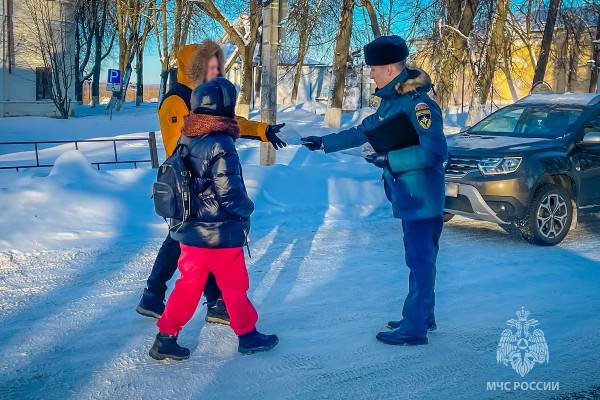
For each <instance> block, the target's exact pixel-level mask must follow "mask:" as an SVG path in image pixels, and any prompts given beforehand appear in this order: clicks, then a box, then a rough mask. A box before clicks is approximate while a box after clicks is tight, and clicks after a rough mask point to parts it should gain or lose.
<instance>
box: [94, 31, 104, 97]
mask: <svg viewBox="0 0 600 400" xmlns="http://www.w3.org/2000/svg"><path fill="white" fill-rule="evenodd" d="M94 40H95V43H94V66H93V68H92V106H96V105H97V104H100V71H101V67H102V36H101V35H100V34H99V33H98V32H97V33H96V34H95V35H94Z"/></svg>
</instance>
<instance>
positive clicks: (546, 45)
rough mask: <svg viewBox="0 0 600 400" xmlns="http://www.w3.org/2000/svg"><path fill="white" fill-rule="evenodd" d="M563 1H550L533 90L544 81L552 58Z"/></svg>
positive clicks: (534, 75) (532, 84)
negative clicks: (551, 51)
mask: <svg viewBox="0 0 600 400" xmlns="http://www.w3.org/2000/svg"><path fill="white" fill-rule="evenodd" d="M561 1H562V0H550V6H549V7H548V16H547V17H546V26H545V27H544V36H543V37H542V44H541V46H540V55H539V57H538V61H537V65H536V66H535V73H534V74H533V82H532V83H531V87H532V88H533V87H534V86H535V84H536V83H539V82H543V81H544V76H545V75H546V66H547V65H548V58H549V57H550V46H551V45H552V37H553V36H554V26H555V25H556V17H557V15H558V10H559V8H560V5H561Z"/></svg>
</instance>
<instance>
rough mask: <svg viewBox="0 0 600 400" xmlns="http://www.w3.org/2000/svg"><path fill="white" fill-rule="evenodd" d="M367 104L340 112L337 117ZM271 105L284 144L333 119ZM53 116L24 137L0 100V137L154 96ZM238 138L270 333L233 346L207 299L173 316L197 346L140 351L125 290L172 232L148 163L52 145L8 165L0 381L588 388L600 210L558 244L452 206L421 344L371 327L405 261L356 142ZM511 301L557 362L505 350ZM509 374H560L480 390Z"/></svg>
mask: <svg viewBox="0 0 600 400" xmlns="http://www.w3.org/2000/svg"><path fill="white" fill-rule="evenodd" d="M360 117H361V116H359V115H348V116H347V117H346V120H345V121H344V122H345V126H348V125H351V124H353V123H354V122H356V120H358V119H359V118H360ZM279 119H280V120H282V121H284V122H286V123H287V124H288V125H287V126H286V134H285V138H286V139H287V140H288V141H289V142H290V143H298V137H299V136H300V135H306V134H324V133H327V132H330V130H329V129H327V128H325V127H324V126H323V125H322V119H323V118H322V116H318V115H315V114H312V113H310V112H308V111H306V108H305V109H304V110H303V109H301V107H298V108H291V107H288V108H285V109H282V110H281V111H280V114H279ZM60 122H61V123H62V126H61V124H59V123H58V122H57V120H46V121H37V122H34V121H32V122H31V124H32V125H34V126H35V129H34V132H32V134H31V136H27V135H28V133H27V131H26V130H25V126H24V124H25V123H27V120H26V119H24V120H22V121H18V120H16V119H15V120H13V119H4V120H2V119H0V124H2V129H1V130H0V132H1V133H0V141H2V139H3V138H4V139H6V138H7V137H10V140H15V139H16V138H15V136H16V135H17V133H18V132H23V136H27V139H33V138H35V139H41V138H46V137H47V136H44V135H43V134H42V132H40V129H41V128H40V127H43V126H46V127H47V134H48V136H49V137H53V138H58V137H61V136H60V132H61V131H62V130H64V131H67V128H69V127H72V129H73V130H69V131H68V133H69V136H68V137H69V138H71V137H72V136H71V135H73V136H74V135H77V137H83V136H85V137H90V138H94V137H113V136H116V135H123V134H132V133H133V134H138V133H137V132H145V131H148V130H155V129H157V126H156V121H155V116H154V111H153V109H152V108H151V107H150V106H147V107H146V109H145V110H144V109H142V110H135V109H132V110H126V112H125V113H123V114H120V115H118V116H113V121H112V122H109V121H108V117H106V116H104V115H101V114H100V115H91V116H87V117H82V118H78V119H73V120H69V121H60ZM5 124H9V125H10V124H12V125H10V126H12V128H11V129H8V128H7V126H8V125H5ZM69 129H71V128H69ZM63 137H64V136H63ZM238 147H239V153H240V158H241V160H242V163H243V164H244V175H245V179H246V183H247V186H248V188H249V191H250V194H251V196H252V197H253V199H255V201H256V204H257V211H256V212H255V214H254V216H253V228H252V243H251V250H252V258H251V259H249V260H248V269H249V274H250V281H251V289H250V296H251V298H252V299H253V301H254V303H255V305H256V307H257V309H258V311H259V314H260V320H259V328H260V329H261V330H263V331H265V332H266V333H277V334H278V335H279V336H280V344H279V346H278V347H277V348H276V349H275V350H273V351H271V352H268V353H263V354H256V355H252V356H241V355H239V354H238V353H237V352H236V349H237V343H236V342H237V341H236V338H235V336H234V334H233V333H232V332H231V331H230V330H229V329H228V328H226V327H221V326H214V325H206V324H205V323H204V320H203V317H204V313H205V309H204V308H199V309H198V311H197V313H196V315H195V317H194V319H193V320H192V321H191V322H190V323H189V324H188V326H186V327H185V328H184V330H183V331H182V333H181V335H180V343H181V344H182V345H185V346H188V347H190V348H191V350H192V357H191V358H190V360H188V361H184V362H180V363H174V362H156V361H154V360H152V359H150V357H149V356H148V355H147V352H148V349H149V347H150V345H151V343H152V340H153V336H154V334H155V333H156V327H155V324H154V320H150V319H147V318H143V317H141V316H139V315H137V314H136V313H135V311H134V308H135V305H136V303H137V301H138V299H139V295H140V294H141V290H142V289H143V287H144V283H145V279H146V277H147V274H148V273H149V270H150V268H151V266H152V262H153V261H154V257H155V256H156V253H157V250H158V248H159V246H160V243H161V241H162V240H163V239H164V236H165V235H166V227H165V226H164V223H163V222H162V220H161V219H160V218H159V217H157V216H155V215H154V213H153V209H152V203H151V200H150V198H149V196H150V188H151V185H152V182H153V180H154V178H155V171H153V170H151V169H148V168H140V169H113V170H111V169H106V170H101V171H96V170H95V169H94V168H93V167H90V166H89V164H88V163H89V159H90V158H92V157H99V156H101V155H102V154H103V153H102V151H103V150H97V152H96V153H94V154H93V155H90V154H89V153H88V152H86V150H85V149H84V150H83V151H82V152H76V151H72V150H71V151H67V152H64V153H63V152H62V151H57V150H56V149H54V150H52V149H51V151H55V153H56V154H55V156H56V157H58V160H57V161H56V166H55V167H54V168H53V169H52V170H51V171H50V172H49V171H47V170H46V171H22V172H19V173H16V172H14V171H4V172H1V173H0V204H1V205H2V208H1V210H0V294H1V296H0V354H2V357H1V358H0V398H2V399H55V398H56V399H64V398H72V399H89V398H94V399H96V398H102V399H104V398H106V399H129V398H132V399H187V398H192V399H202V400H204V399H277V400H279V399H383V398H385V399H429V398H430V399H438V398H448V399H487V398H519V399H520V398H524V399H534V398H553V397H555V396H556V397H558V396H568V397H569V398H594V397H593V396H596V397H597V396H599V394H598V393H600V389H598V386H597V385H600V372H599V368H600V352H599V351H598V348H600V337H599V336H598V330H599V329H600V320H599V315H600V292H599V289H598V288H599V284H598V283H599V281H600V279H599V278H600V215H598V214H596V215H589V216H586V217H585V218H583V220H582V221H581V223H580V225H579V227H578V228H577V230H576V231H573V232H572V233H571V234H570V235H569V236H568V237H567V239H566V240H565V241H564V242H563V243H562V244H561V245H560V246H557V247H553V248H542V247H535V246H532V245H529V244H527V243H524V242H523V241H521V240H519V239H517V238H514V237H512V236H509V235H508V234H506V233H505V232H504V231H503V230H501V229H500V228H499V227H497V226H495V225H493V224H489V223H485V222H475V221H470V220H467V219H463V218H458V217H457V218H455V219H454V220H452V221H451V222H450V223H448V224H447V225H446V227H445V230H444V233H443V235H442V239H441V250H440V255H439V261H438V274H437V305H436V314H437V322H438V326H439V330H438V331H437V332H435V333H432V334H430V344H429V345H428V346H420V347H414V348H406V347H391V346H386V345H383V344H381V343H379V342H377V341H376V340H375V334H376V333H377V332H378V331H379V330H383V329H384V328H385V324H386V322H387V321H388V320H390V319H398V318H399V317H400V312H401V306H402V301H403V298H404V296H405V295H406V291H407V278H408V273H407V272H408V270H407V268H406V267H405V265H404V260H403V256H404V251H403V246H402V232H401V226H400V222H399V221H398V220H394V219H393V218H391V210H390V207H389V205H388V203H387V200H386V199H385V196H384V194H383V190H382V188H381V182H380V178H379V177H380V174H379V171H378V170H377V169H376V168H374V167H372V166H371V165H368V164H367V163H365V162H364V161H363V160H362V159H361V158H360V157H358V156H357V155H358V154H359V153H358V151H348V152H345V153H341V154H333V155H324V154H322V153H311V152H308V151H307V150H306V149H304V148H302V147H300V146H298V145H294V144H293V145H291V146H289V147H288V148H286V149H284V150H281V151H279V152H278V153H277V165H275V166H272V167H268V168H267V167H261V166H259V165H258V146H257V143H256V142H252V141H244V140H243V141H240V144H239V146H238ZM2 150H3V151H4V152H3V151H0V154H4V155H5V156H6V157H9V156H10V154H11V153H10V152H9V151H6V150H4V149H2ZM105 150H106V152H107V153H106V154H110V151H111V149H105ZM129 151H131V154H132V155H136V154H142V153H143V152H144V151H146V150H144V149H130V150H129ZM60 153H62V154H61V155H59V154H60ZM170 287H172V283H171V285H170ZM521 306H524V307H525V308H526V309H527V310H529V311H530V312H531V315H530V318H535V319H537V320H538V321H539V324H540V325H539V328H540V329H542V330H543V332H544V334H545V337H546V340H547V342H548V347H549V351H550V358H549V363H548V364H543V365H537V366H536V367H535V368H534V369H533V370H532V371H531V372H530V373H529V374H528V375H527V376H526V377H525V378H521V377H519V376H518V375H517V374H516V373H515V372H514V371H513V370H512V369H511V368H510V367H506V366H504V365H501V364H497V363H496V349H497V346H498V340H499V338H500V334H501V332H502V330H503V329H505V328H506V327H507V326H506V320H508V319H510V318H515V311H516V310H518V309H520V307H521ZM505 381H510V382H512V381H518V382H521V381H527V382H533V381H535V382H538V381H541V382H559V385H560V386H559V387H560V390H558V391H552V392H550V391H531V390H530V391H527V392H514V393H503V392H500V391H488V390H486V384H487V382H505ZM585 391H587V392H588V393H587V396H588V397H583V396H584V395H586V394H585V393H583V392H585ZM575 392H578V394H577V396H579V397H575V395H573V393H575ZM594 393H595V394H594ZM564 398H566V397H564Z"/></svg>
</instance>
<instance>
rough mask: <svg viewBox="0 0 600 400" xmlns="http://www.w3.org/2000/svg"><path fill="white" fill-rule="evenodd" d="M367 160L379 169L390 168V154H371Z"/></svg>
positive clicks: (366, 157) (367, 156)
mask: <svg viewBox="0 0 600 400" xmlns="http://www.w3.org/2000/svg"><path fill="white" fill-rule="evenodd" d="M365 160H367V162H368V163H371V164H373V165H375V166H376V167H379V168H389V167H390V163H389V161H388V153H371V154H367V155H366V156H365Z"/></svg>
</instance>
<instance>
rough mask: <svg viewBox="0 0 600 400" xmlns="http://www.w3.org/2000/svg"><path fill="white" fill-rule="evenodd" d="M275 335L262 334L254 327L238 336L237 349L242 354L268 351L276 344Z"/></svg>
mask: <svg viewBox="0 0 600 400" xmlns="http://www.w3.org/2000/svg"><path fill="white" fill-rule="evenodd" d="M277 343H279V338H278V337H277V335H263V334H262V333H260V332H258V331H257V330H256V329H255V330H253V331H252V332H250V333H247V334H245V335H241V336H239V346H238V351H239V352H240V353H242V354H252V353H256V352H257V351H268V350H271V349H272V348H273V347H275V346H277Z"/></svg>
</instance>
